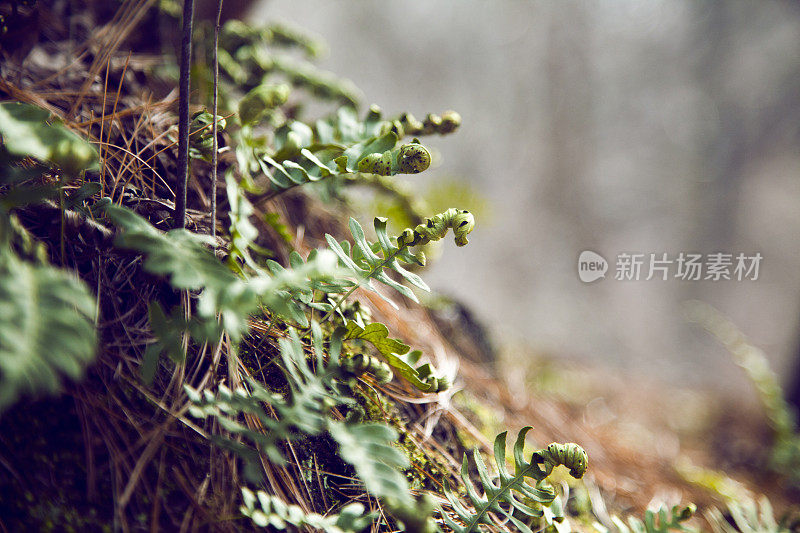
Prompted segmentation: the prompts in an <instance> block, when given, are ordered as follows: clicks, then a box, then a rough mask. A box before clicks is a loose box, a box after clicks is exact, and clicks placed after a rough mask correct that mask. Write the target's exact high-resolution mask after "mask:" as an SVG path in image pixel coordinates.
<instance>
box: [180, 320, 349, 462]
mask: <svg viewBox="0 0 800 533" xmlns="http://www.w3.org/2000/svg"><path fill="white" fill-rule="evenodd" d="M280 353H281V362H282V365H281V367H282V369H283V370H284V372H285V374H286V377H287V381H288V383H289V388H290V391H289V393H288V394H287V395H286V396H285V397H282V396H280V395H278V394H274V393H271V392H270V391H268V390H267V389H265V388H264V387H263V386H261V385H260V384H259V383H258V382H256V381H255V380H248V387H247V389H244V388H241V389H237V390H235V391H231V390H230V389H228V388H227V387H225V386H224V385H220V387H219V388H218V390H217V393H216V394H214V393H212V392H210V391H204V392H203V394H202V395H201V394H200V393H199V392H198V391H196V390H194V389H192V388H191V387H189V386H188V385H186V386H185V389H186V392H187V394H188V395H189V399H190V400H191V401H192V403H193V405H192V407H191V408H190V413H191V414H192V415H193V416H195V417H197V418H207V417H209V416H213V417H215V418H216V419H217V420H218V422H219V423H220V426H221V427H223V428H224V429H225V430H226V431H228V432H230V433H232V434H235V435H241V436H243V437H245V438H246V439H248V440H249V441H251V442H252V444H253V445H255V446H256V447H257V448H258V449H259V450H260V451H262V452H263V453H266V454H267V456H268V457H269V458H270V460H271V461H273V462H276V463H283V462H284V459H283V454H282V452H281V448H280V445H279V443H280V442H281V441H285V440H289V439H293V438H296V436H297V434H298V432H299V433H304V434H307V435H318V434H319V433H321V432H322V431H323V430H325V429H326V419H325V413H326V412H327V411H328V410H329V409H330V408H331V407H333V406H335V405H338V404H342V403H352V400H351V399H349V398H345V397H343V396H341V395H340V394H338V393H337V392H336V391H333V390H332V389H331V386H330V381H329V380H328V379H326V378H325V377H323V376H324V374H325V372H324V371H323V370H322V368H320V371H319V375H318V374H317V373H315V372H314V371H313V370H312V369H311V368H310V367H309V366H308V362H307V361H306V357H305V352H304V351H303V347H302V344H301V343H300V339H299V338H298V337H297V334H296V333H295V332H294V331H291V332H290V334H289V338H287V339H281V340H280ZM321 357H322V356H321V355H318V362H321ZM331 373H332V372H331ZM263 405H269V406H271V407H272V408H273V409H274V410H275V413H276V417H274V418H273V417H272V416H270V415H269V414H267V412H266V410H265V409H264V407H263ZM243 414H244V415H249V416H252V417H254V418H255V419H257V420H258V421H259V423H260V424H261V426H262V428H263V430H262V431H256V430H253V429H251V428H249V427H247V426H245V425H244V424H242V423H241V422H239V420H238V419H239V418H240V416H241V415H243ZM218 442H219V443H220V444H222V445H224V446H227V447H229V448H234V449H236V451H238V452H239V453H240V454H242V455H243V456H244V457H245V459H248V460H249V461H250V462H251V464H252V461H253V459H254V457H253V454H252V453H250V452H249V450H247V449H245V448H240V447H236V446H235V444H234V443H232V442H231V441H229V440H224V439H222V440H219V441H218Z"/></svg>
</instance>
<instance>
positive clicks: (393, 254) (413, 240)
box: [322, 207, 475, 322]
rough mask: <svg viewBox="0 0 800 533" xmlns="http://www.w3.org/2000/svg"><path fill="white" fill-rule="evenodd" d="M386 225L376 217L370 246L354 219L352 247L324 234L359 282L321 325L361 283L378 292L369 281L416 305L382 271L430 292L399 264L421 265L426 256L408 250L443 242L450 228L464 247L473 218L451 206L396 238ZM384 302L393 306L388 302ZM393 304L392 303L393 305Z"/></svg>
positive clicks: (410, 295)
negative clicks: (376, 282) (373, 280)
mask: <svg viewBox="0 0 800 533" xmlns="http://www.w3.org/2000/svg"><path fill="white" fill-rule="evenodd" d="M386 223H387V219H385V218H383V217H375V220H374V222H373V226H374V227H375V234H376V235H377V236H378V242H377V243H370V242H369V241H367V238H366V236H365V234H364V228H362V227H361V224H359V223H358V222H357V221H356V220H355V219H354V218H351V219H350V233H351V234H352V235H353V247H352V248H351V246H350V242H349V241H342V242H341V243H339V242H337V241H336V239H335V238H334V237H333V236H331V235H329V234H326V235H325V239H326V240H327V241H328V246H330V248H331V250H333V252H334V253H335V254H336V255H337V256H338V257H339V261H340V263H341V264H342V266H344V267H345V268H347V269H349V270H351V271H352V272H353V274H354V275H355V276H356V277H357V278H358V279H359V282H358V283H357V284H356V285H354V286H353V287H352V288H351V289H350V290H349V291H348V292H347V293H345V294H344V295H343V296H342V297H341V298H340V299H339V300H338V302H337V303H336V305H335V306H334V307H333V309H331V310H330V311H328V313H327V314H326V315H325V317H324V318H323V319H322V321H323V322H324V321H326V320H327V319H328V318H330V317H331V316H333V313H334V312H335V311H336V309H338V308H339V307H340V306H341V305H342V304H343V303H344V301H345V300H347V298H348V297H349V296H350V295H351V294H352V293H353V292H354V291H355V290H356V289H357V288H358V287H360V286H361V285H362V284H365V285H366V287H368V288H369V289H370V290H373V291H375V292H377V291H376V290H375V288H374V287H373V286H372V285H371V280H372V279H375V280H377V281H380V282H381V283H383V284H385V285H388V286H389V287H392V288H393V289H395V290H396V291H397V292H399V293H400V294H402V295H403V296H406V297H407V298H409V299H411V300H413V301H415V302H417V301H419V300H417V297H416V295H415V294H414V292H413V291H412V290H411V289H410V288H409V287H407V286H406V285H403V284H402V283H399V282H397V281H395V280H393V279H392V278H390V277H389V276H388V274H387V273H386V272H385V271H384V269H390V270H394V271H395V272H397V273H398V274H400V276H401V277H402V278H403V279H405V280H406V281H408V282H409V283H410V284H412V285H414V286H416V287H418V288H420V289H422V290H424V291H429V290H430V288H429V287H428V285H426V284H425V282H424V281H422V278H420V277H419V276H417V275H416V274H414V273H412V272H409V271H408V270H406V269H405V268H403V267H402V266H401V265H400V262H403V263H406V264H410V263H414V264H417V265H419V266H424V265H425V255H424V254H423V253H422V252H419V253H417V254H413V253H411V251H410V250H409V248H410V247H412V246H417V245H421V244H428V243H429V242H430V241H436V240H440V239H443V238H444V236H445V235H447V230H449V229H452V230H453V235H454V236H455V241H456V245H457V246H465V245H466V244H467V243H468V242H469V241H468V240H467V235H468V234H469V233H470V232H471V231H472V230H473V229H474V228H475V217H473V216H472V213H470V212H469V211H466V210H463V209H455V208H452V207H451V208H450V209H448V210H447V211H445V212H444V213H439V214H438V215H435V216H433V217H430V218H427V219H425V221H424V222H423V223H422V224H419V225H418V226H416V227H414V228H406V229H405V230H403V232H402V233H401V234H400V235H399V236H398V237H397V238H395V239H393V238H390V237H389V236H388V235H387V233H386ZM377 252H381V253H382V255H378V253H377ZM378 294H380V293H378ZM382 297H383V296H382ZM387 301H389V302H390V303H392V302H391V301H390V300H387ZM392 305H394V304H393V303H392Z"/></svg>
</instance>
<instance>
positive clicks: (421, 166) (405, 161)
mask: <svg viewBox="0 0 800 533" xmlns="http://www.w3.org/2000/svg"><path fill="white" fill-rule="evenodd" d="M291 133H295V134H296V133H297V127H296V125H295V128H294V129H293V130H292V131H290V132H289V134H291ZM289 134H287V137H286V141H285V142H284V143H283V144H280V143H279V144H277V146H278V147H279V148H278V151H277V152H275V153H274V154H273V155H269V154H267V153H266V152H265V151H259V150H256V151H254V157H256V158H257V159H258V162H259V166H260V168H261V170H262V171H263V172H264V174H266V175H267V176H268V177H269V180H270V182H271V185H272V189H273V192H272V194H271V195H270V196H269V197H272V196H275V195H276V194H278V193H281V192H284V191H286V190H288V189H291V188H293V187H296V186H298V185H304V184H306V183H311V182H316V181H320V180H322V179H324V178H328V177H331V176H340V175H341V176H344V175H348V174H352V173H354V172H372V173H376V174H381V175H385V176H394V175H396V174H417V173H419V172H422V171H424V170H426V169H427V168H428V166H429V165H430V157H431V156H430V153H429V152H428V150H427V149H426V148H425V147H424V146H422V145H421V144H419V142H418V141H416V139H415V140H414V141H413V142H411V143H406V144H402V145H400V146H398V145H397V144H398V137H397V135H396V134H395V133H393V132H388V133H386V134H384V135H381V136H379V137H372V138H369V139H366V140H364V141H361V142H358V143H354V144H350V145H338V144H323V145H311V146H309V147H303V146H302V144H304V143H305V142H308V140H305V141H304V139H303V138H302V137H300V138H298V137H299V135H289ZM240 162H241V161H240ZM264 163H266V164H267V165H264Z"/></svg>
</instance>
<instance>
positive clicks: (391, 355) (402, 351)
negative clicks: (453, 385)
mask: <svg viewBox="0 0 800 533" xmlns="http://www.w3.org/2000/svg"><path fill="white" fill-rule="evenodd" d="M344 338H345V340H352V339H361V340H365V341H367V342H369V343H371V344H372V345H373V346H375V348H377V350H378V351H379V352H380V353H381V355H382V356H383V357H384V358H385V359H386V362H387V363H389V365H390V366H391V367H392V368H394V369H395V370H396V371H397V373H398V374H400V375H401V376H403V377H404V378H405V379H406V380H408V382H409V383H411V384H412V385H414V386H415V387H416V388H418V389H419V390H421V391H423V392H440V391H443V390H446V389H448V388H449V387H450V380H449V379H447V378H445V377H436V376H434V375H433V368H432V367H431V365H430V364H425V365H422V366H419V367H417V368H414V366H413V365H415V364H416V363H417V361H419V358H420V356H421V355H422V354H421V352H419V351H417V350H414V351H413V352H410V353H409V349H410V348H409V346H407V345H406V344H403V343H402V342H400V341H399V340H398V339H390V338H389V329H388V328H387V327H386V326H385V325H383V324H381V323H380V322H375V323H373V324H367V325H366V327H364V328H362V327H361V326H359V325H358V324H356V323H355V322H348V324H347V334H346V335H345V337H344Z"/></svg>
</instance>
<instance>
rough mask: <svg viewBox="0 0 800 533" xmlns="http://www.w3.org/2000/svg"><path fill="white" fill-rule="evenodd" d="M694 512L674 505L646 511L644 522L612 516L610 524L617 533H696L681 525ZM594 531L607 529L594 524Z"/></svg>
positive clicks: (690, 506) (692, 508) (691, 508)
mask: <svg viewBox="0 0 800 533" xmlns="http://www.w3.org/2000/svg"><path fill="white" fill-rule="evenodd" d="M696 510H697V508H696V507H695V506H694V504H690V505H687V506H686V507H681V506H679V505H676V506H674V507H672V509H667V508H666V507H662V508H660V509H659V510H658V511H651V510H649V509H648V510H647V511H645V512H644V521H642V520H640V519H639V518H636V517H635V516H630V517H628V522H627V524H626V523H625V522H624V521H622V519H620V518H619V517H617V516H612V517H611V522H612V523H613V524H614V527H615V528H616V531H617V533H669V532H670V531H683V532H689V533H697V530H696V529H693V528H689V527H687V526H685V525H684V524H683V522H685V521H687V520H689V519H690V518H691V517H692V516H694V513H695V511H696ZM595 529H598V530H600V531H601V532H607V531H608V529H607V528H605V527H603V526H600V525H599V524H595ZM759 531H761V530H759Z"/></svg>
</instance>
